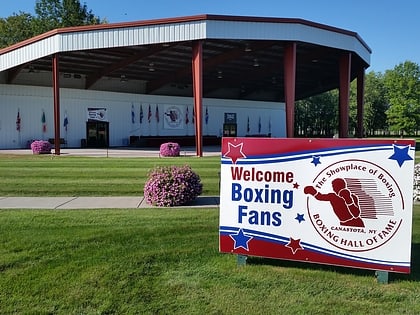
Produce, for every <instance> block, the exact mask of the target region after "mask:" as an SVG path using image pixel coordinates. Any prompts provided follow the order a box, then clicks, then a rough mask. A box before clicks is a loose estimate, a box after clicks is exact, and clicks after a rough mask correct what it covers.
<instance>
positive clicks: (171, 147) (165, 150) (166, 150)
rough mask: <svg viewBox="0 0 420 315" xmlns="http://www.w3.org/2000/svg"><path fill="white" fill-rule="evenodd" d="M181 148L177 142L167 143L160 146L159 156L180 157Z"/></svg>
mask: <svg viewBox="0 0 420 315" xmlns="http://www.w3.org/2000/svg"><path fill="white" fill-rule="evenodd" d="M180 151H181V147H180V146H179V144H178V143H176V142H166V143H162V144H161V145H160V150H159V154H160V155H161V156H179V152H180Z"/></svg>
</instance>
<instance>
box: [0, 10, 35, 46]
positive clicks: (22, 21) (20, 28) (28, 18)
mask: <svg viewBox="0 0 420 315" xmlns="http://www.w3.org/2000/svg"><path fill="white" fill-rule="evenodd" d="M33 26H34V17H33V16H32V15H30V14H29V13H25V12H20V13H19V14H13V15H12V16H10V17H8V18H0V48H2V47H7V46H10V45H13V44H15V43H17V42H20V41H23V40H25V39H28V38H31V37H33V36H35V35H37V33H36V32H35V31H34V27H33Z"/></svg>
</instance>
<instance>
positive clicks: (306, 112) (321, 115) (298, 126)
mask: <svg viewBox="0 0 420 315" xmlns="http://www.w3.org/2000/svg"><path fill="white" fill-rule="evenodd" d="M295 113H296V114H295V134H296V135H299V136H302V135H303V136H316V137H332V136H333V135H334V133H335V132H336V131H337V128H338V127H337V126H338V91H337V90H332V91H328V92H325V93H322V94H319V95H315V96H312V97H309V98H307V99H304V100H300V101H297V102H296V110H295Z"/></svg>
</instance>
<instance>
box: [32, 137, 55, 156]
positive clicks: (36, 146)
mask: <svg viewBox="0 0 420 315" xmlns="http://www.w3.org/2000/svg"><path fill="white" fill-rule="evenodd" d="M31 149H32V153H33V154H47V153H51V143H49V142H48V141H45V140H35V141H33V142H32V143H31Z"/></svg>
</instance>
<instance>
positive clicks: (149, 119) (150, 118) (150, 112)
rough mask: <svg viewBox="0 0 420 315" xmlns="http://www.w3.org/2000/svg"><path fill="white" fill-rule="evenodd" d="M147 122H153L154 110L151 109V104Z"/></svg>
mask: <svg viewBox="0 0 420 315" xmlns="http://www.w3.org/2000/svg"><path fill="white" fill-rule="evenodd" d="M147 120H148V121H149V124H150V122H151V121H152V109H151V108H150V104H149V113H148V114H147Z"/></svg>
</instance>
